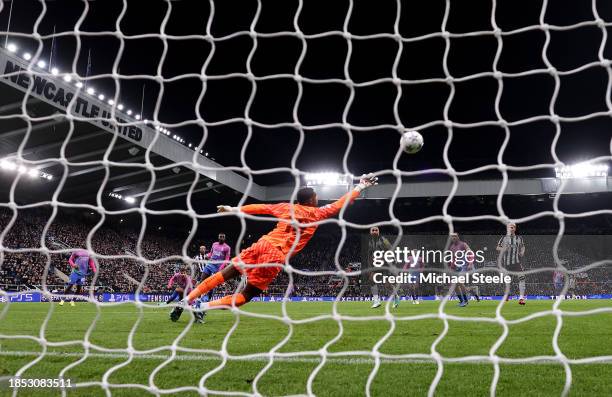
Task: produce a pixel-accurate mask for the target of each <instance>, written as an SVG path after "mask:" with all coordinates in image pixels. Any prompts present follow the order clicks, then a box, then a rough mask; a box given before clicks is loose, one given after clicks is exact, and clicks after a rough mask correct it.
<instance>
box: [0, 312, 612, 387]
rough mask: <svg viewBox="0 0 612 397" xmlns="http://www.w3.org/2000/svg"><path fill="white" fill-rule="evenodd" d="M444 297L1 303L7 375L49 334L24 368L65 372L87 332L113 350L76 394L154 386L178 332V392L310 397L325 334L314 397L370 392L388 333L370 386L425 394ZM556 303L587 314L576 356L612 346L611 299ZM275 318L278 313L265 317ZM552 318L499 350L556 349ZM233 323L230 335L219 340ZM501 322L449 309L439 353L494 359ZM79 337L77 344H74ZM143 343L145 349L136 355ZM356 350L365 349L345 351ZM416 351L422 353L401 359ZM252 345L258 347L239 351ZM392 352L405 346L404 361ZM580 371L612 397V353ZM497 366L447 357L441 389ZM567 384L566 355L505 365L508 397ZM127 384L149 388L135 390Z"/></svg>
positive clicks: (518, 328) (569, 348)
mask: <svg viewBox="0 0 612 397" xmlns="http://www.w3.org/2000/svg"><path fill="white" fill-rule="evenodd" d="M498 304H499V302H490V301H489V302H481V303H476V302H472V303H470V305H469V306H468V307H466V308H463V309H462V308H458V307H456V302H449V303H448V304H447V305H446V306H445V307H444V312H445V313H447V314H448V315H452V316H460V317H462V318H466V317H479V318H487V319H493V318H494V317H495V313H496V308H497V305H498ZM438 308H439V304H438V303H437V302H432V301H429V302H424V303H422V304H421V305H419V306H417V305H412V304H410V302H402V304H401V306H400V307H399V308H398V309H389V313H390V314H391V315H393V317H390V316H387V317H385V308H384V307H381V308H379V309H375V310H374V309H370V307H369V303H367V302H346V303H339V304H338V305H337V314H339V315H342V316H348V317H349V318H346V319H343V320H342V321H341V324H340V323H339V322H338V321H337V320H336V319H334V318H332V317H331V316H332V314H333V311H332V309H333V307H332V304H331V303H323V302H317V303H314V302H303V303H302V302H300V303H287V304H286V316H287V317H285V319H286V320H287V321H282V316H283V311H282V305H281V304H280V303H251V304H248V305H247V306H245V307H244V310H246V311H248V312H249V313H253V314H257V315H263V316H260V317H253V316H249V315H240V316H239V322H236V319H237V315H236V313H232V312H230V311H214V312H210V313H209V314H208V316H207V318H206V324H203V325H192V326H191V327H188V323H189V318H190V316H189V315H188V314H189V313H187V312H185V313H184V314H183V317H182V318H181V319H180V321H179V322H177V323H172V322H170V321H169V319H168V312H169V309H168V308H167V307H146V308H143V309H142V315H141V314H140V312H139V310H140V309H138V308H137V307H136V306H135V305H134V304H133V303H127V304H120V305H114V306H100V307H99V311H98V310H97V308H96V306H95V305H93V304H89V303H78V304H77V305H76V306H75V307H70V306H69V305H65V306H63V307H60V306H58V305H55V304H54V305H53V306H51V305H50V304H47V303H41V304H36V303H14V304H10V305H7V304H1V305H0V377H8V376H11V375H13V374H15V372H16V371H18V370H19V369H20V368H22V367H23V366H24V365H27V364H28V363H31V362H32V361H33V360H35V359H39V357H40V352H41V351H42V350H43V347H42V346H41V344H40V343H39V342H38V341H37V340H36V339H34V338H40V337H41V336H44V338H45V339H46V340H47V341H48V342H49V346H48V348H47V354H46V355H45V356H43V357H42V359H40V361H38V362H36V363H35V364H33V365H32V366H31V367H30V368H28V369H27V370H26V371H25V372H24V373H23V375H22V377H23V378H56V377H57V376H58V375H59V373H60V371H61V370H62V369H63V368H64V367H66V366H67V365H69V364H71V363H74V362H76V361H77V360H79V359H81V357H82V355H83V352H84V348H83V346H82V343H81V342H83V341H85V340H88V341H89V342H90V343H91V344H94V345H97V346H99V347H102V348H104V349H105V350H104V351H102V350H96V349H91V350H90V353H91V354H90V356H89V357H88V358H87V359H86V360H85V361H83V362H82V363H80V364H79V365H76V366H73V367H72V368H71V369H69V370H68V371H67V372H66V374H65V378H70V379H72V381H73V382H91V383H90V386H87V387H79V388H72V389H70V390H68V393H67V395H68V396H103V395H106V392H105V390H104V389H103V388H102V387H101V386H100V385H101V384H102V383H103V382H108V384H110V389H109V390H110V392H111V393H112V395H113V396H150V395H154V394H151V393H150V392H149V391H147V390H145V389H144V386H149V381H150V376H151V373H152V371H153V370H154V369H155V368H156V367H158V366H159V365H160V364H162V363H164V362H166V361H168V360H167V358H168V357H169V355H170V354H171V350H170V346H171V345H172V344H173V343H175V341H176V346H179V347H180V348H181V349H179V351H177V353H176V358H175V359H174V360H172V361H169V362H168V363H167V364H166V365H164V366H162V367H161V368H159V370H158V371H157V373H156V374H155V376H154V377H153V379H152V381H153V382H154V385H155V386H156V387H158V388H159V389H164V390H166V391H168V390H169V389H177V390H174V392H172V393H170V394H171V395H181V396H195V395H198V393H197V392H196V391H195V390H193V389H192V390H185V391H179V390H180V389H179V388H181V387H189V386H191V387H194V386H196V387H197V385H198V382H200V380H201V378H202V377H203V376H204V375H206V374H207V373H208V372H209V371H211V370H215V372H214V373H210V375H209V376H207V377H206V378H205V379H204V387H205V388H206V389H207V390H208V393H209V395H215V394H216V393H217V392H234V393H237V395H240V394H243V395H246V394H254V393H255V392H257V393H260V394H261V395H300V394H301V395H304V394H308V392H309V390H308V389H307V384H308V379H309V376H310V375H311V373H312V372H313V370H315V368H317V367H318V366H319V365H320V356H319V355H318V354H317V352H318V351H319V350H320V349H323V348H324V347H325V346H326V345H328V351H329V352H330V356H329V359H328V361H327V362H326V363H325V365H323V366H322V367H321V368H320V370H319V371H318V373H317V374H316V376H315V377H314V380H313V381H312V390H311V392H312V393H313V394H316V395H318V396H358V395H364V394H365V390H366V383H367V382H368V377H370V376H371V374H372V373H373V369H374V367H375V363H374V360H373V358H372V356H370V355H368V352H371V351H372V350H373V349H374V348H375V347H376V345H377V343H379V341H381V339H382V338H384V337H385V336H388V337H387V339H386V340H385V341H384V343H382V344H380V345H379V346H378V351H379V352H380V353H381V354H382V355H383V359H381V362H380V366H379V368H378V371H377V372H376V375H375V376H374V377H373V380H372V381H371V388H370V390H371V394H372V395H373V396H408V395H411V396H412V395H415V396H418V395H426V394H427V392H428V390H429V387H430V384H431V382H432V380H433V379H434V377H435V376H436V372H437V371H438V366H437V364H436V363H435V362H434V361H432V360H431V359H428V358H427V357H423V358H421V359H419V356H418V354H423V355H428V354H430V353H431V347H432V344H433V343H434V342H435V341H436V339H438V338H439V336H440V334H441V333H442V332H443V331H444V328H445V325H444V321H443V320H441V319H439V318H427V315H433V314H436V313H437V311H438ZM552 308H553V302H552V301H530V302H528V304H527V306H525V307H521V306H519V305H518V304H517V303H516V301H510V302H507V303H506V304H504V306H503V308H502V310H501V315H502V316H503V317H504V318H506V319H507V320H519V319H521V318H525V316H529V315H533V314H536V313H541V312H545V311H548V310H551V309H552ZM560 308H561V309H562V310H563V311H564V312H568V313H569V312H579V311H586V310H588V311H591V314H588V315H584V316H564V317H563V327H562V328H561V331H560V334H559V340H558V341H559V342H558V343H559V347H560V349H561V351H562V352H563V354H564V355H565V356H566V357H567V358H568V359H584V358H588V357H594V356H612V302H611V301H580V300H572V301H564V302H562V304H561V306H560ZM266 315H267V316H277V318H276V319H274V318H265V316H266ZM369 316H378V318H377V319H371V318H368V317H369ZM414 316H421V317H423V318H420V319H419V318H418V317H417V318H414ZM47 317H48V321H47V323H46V326H45V327H44V328H43V323H44V321H45V318H47ZM94 319H96V322H95V325H93V324H94ZM289 319H291V320H293V321H294V323H293V326H292V327H290V326H289V325H288V323H289V321H288V320H289ZM392 319H393V321H392ZM393 323H394V324H395V328H394V329H393V330H392V326H393ZM556 326H557V318H556V317H555V316H554V315H545V316H533V318H530V319H527V321H522V322H517V323H515V324H511V325H509V329H508V335H507V337H506V338H505V341H504V342H503V343H502V344H501V346H499V349H498V351H497V354H498V355H499V356H501V357H504V358H514V359H520V358H526V357H532V356H554V355H555V351H554V349H553V343H552V340H553V334H554V331H555V328H556ZM187 328H188V329H187ZM186 329H187V330H186ZM228 332H231V335H230V337H229V338H227V344H226V346H223V340H224V337H225V336H226V334H227V333H228ZM502 332H503V328H502V327H501V326H500V325H499V324H497V323H494V322H486V321H458V320H454V319H449V320H448V331H447V333H446V335H445V336H444V338H443V339H441V340H440V341H439V343H438V344H437V345H436V350H437V352H438V353H439V354H440V355H441V356H442V357H444V358H457V357H463V356H483V355H484V356H486V355H488V354H489V350H490V348H491V346H492V345H493V344H494V343H495V342H496V341H497V340H498V338H499V337H500V335H502ZM28 336H29V338H28ZM16 337H18V338H16ZM285 339H286V340H285ZM283 340H285V343H284V344H283V345H282V346H281V347H279V348H278V350H277V352H278V353H279V357H278V358H275V359H274V361H273V362H272V363H270V361H269V358H268V356H267V353H268V352H269V351H270V350H271V349H273V348H274V347H275V346H277V345H278V344H279V343H280V342H282V341H283ZM70 341H72V342H74V343H72V344H70V343H66V342H70ZM331 341H333V343H330V342H331ZM62 342H64V343H62ZM130 345H131V346H132V347H133V349H135V350H137V351H138V352H139V354H137V355H135V356H134V357H133V358H131V359H130V358H129V356H128V354H127V351H126V350H125V349H126V348H128V346H130ZM188 349H199V350H201V349H208V350H211V352H209V353H205V352H202V351H195V350H193V351H189V350H188ZM222 349H226V351H227V353H228V354H229V355H231V356H232V358H231V359H229V360H228V361H227V362H226V363H225V364H224V365H222V364H223V361H222V360H221V357H220V355H218V354H217V355H215V354H213V352H212V351H217V352H219V351H221V350H222ZM141 351H147V353H146V354H140V352H141ZM350 351H352V352H358V353H360V354H356V355H348V354H343V353H347V352H350ZM305 352H307V354H305ZM291 353H294V354H291ZM300 353H301V354H300ZM409 354H413V355H417V356H412V357H407V356H405V355H409ZM244 355H250V356H248V357H240V358H236V357H233V356H244ZM387 355H394V356H397V355H404V357H403V358H400V359H394V358H389V357H388V356H387ZM384 357H387V358H384ZM266 367H267V370H266V371H265V372H264V373H263V375H262V376H261V377H259V378H257V379H256V377H257V375H258V373H260V371H262V369H263V368H266ZM570 368H571V375H572V387H571V390H570V395H571V396H610V395H612V361H610V360H608V361H607V362H604V363H594V364H585V363H574V364H571V365H570ZM111 369H113V370H112V371H111ZM493 374H494V369H493V365H492V364H491V363H487V362H483V361H475V362H470V363H457V362H448V361H445V362H444V364H443V372H442V377H441V379H440V382H439V384H438V386H437V388H436V395H440V396H453V397H455V396H458V395H460V396H464V395H465V396H488V395H489V393H490V385H491V382H492V379H493ZM105 375H106V376H107V377H106V378H105ZM564 382H565V370H564V367H563V366H562V365H561V364H559V363H554V362H532V363H502V364H500V377H499V382H498V385H497V390H496V391H497V395H499V396H513V397H515V396H558V395H560V394H561V392H562V390H563V385H564ZM128 384H129V385H132V386H133V385H141V386H140V388H138V387H137V386H136V387H128V386H127V385H128ZM11 393H12V390H10V389H9V388H8V382H7V380H6V379H5V380H3V381H2V382H1V383H0V395H1V396H5V395H11ZM18 395H20V396H30V395H35V396H51V395H53V396H58V395H60V391H59V390H57V389H55V390H53V389H20V391H19V394H18Z"/></svg>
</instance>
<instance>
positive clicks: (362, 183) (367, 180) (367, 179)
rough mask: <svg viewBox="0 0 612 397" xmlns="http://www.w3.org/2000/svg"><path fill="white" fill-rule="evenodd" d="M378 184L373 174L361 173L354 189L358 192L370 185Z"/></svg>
mask: <svg viewBox="0 0 612 397" xmlns="http://www.w3.org/2000/svg"><path fill="white" fill-rule="evenodd" d="M374 185H378V177H376V176H373V175H366V174H363V175H362V176H361V179H359V184H358V185H357V186H355V189H356V190H357V191H359V192H362V191H363V190H365V189H367V188H369V187H370V186H374Z"/></svg>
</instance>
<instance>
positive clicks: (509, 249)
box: [497, 223, 525, 305]
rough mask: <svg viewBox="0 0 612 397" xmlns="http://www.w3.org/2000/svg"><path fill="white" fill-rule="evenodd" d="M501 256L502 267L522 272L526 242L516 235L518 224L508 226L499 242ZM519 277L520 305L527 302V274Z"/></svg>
mask: <svg viewBox="0 0 612 397" xmlns="http://www.w3.org/2000/svg"><path fill="white" fill-rule="evenodd" d="M497 251H498V252H499V257H498V259H497V261H498V264H499V266H500V267H502V268H504V269H508V270H510V271H513V272H522V271H523V265H522V260H523V257H524V256H525V242H524V241H523V238H522V237H521V236H517V235H516V224H514V223H510V224H508V226H507V227H506V235H505V236H502V238H500V239H499V242H498V243H497ZM518 279H519V283H518V285H519V293H520V296H519V305H524V304H525V275H524V274H522V273H521V274H520V275H519V276H518Z"/></svg>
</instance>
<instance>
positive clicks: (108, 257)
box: [0, 209, 612, 296]
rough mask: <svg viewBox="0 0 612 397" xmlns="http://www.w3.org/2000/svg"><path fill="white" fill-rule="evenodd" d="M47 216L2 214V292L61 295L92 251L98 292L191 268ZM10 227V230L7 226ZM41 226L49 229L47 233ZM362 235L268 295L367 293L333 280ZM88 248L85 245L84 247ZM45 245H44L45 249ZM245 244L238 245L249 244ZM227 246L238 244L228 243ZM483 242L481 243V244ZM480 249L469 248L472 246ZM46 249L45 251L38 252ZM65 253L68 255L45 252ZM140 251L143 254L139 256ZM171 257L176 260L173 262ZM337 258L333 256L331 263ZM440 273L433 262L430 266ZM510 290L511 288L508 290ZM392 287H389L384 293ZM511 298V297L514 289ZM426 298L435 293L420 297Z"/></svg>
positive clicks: (161, 284)
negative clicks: (43, 290) (73, 257)
mask: <svg viewBox="0 0 612 397" xmlns="http://www.w3.org/2000/svg"><path fill="white" fill-rule="evenodd" d="M48 219H49V217H48V215H46V216H45V215H43V214H41V213H38V212H36V211H20V212H19V216H18V217H16V218H15V219H14V220H13V213H12V211H10V210H7V209H0V233H2V234H3V237H2V240H1V247H2V250H1V251H2V252H0V254H1V255H0V288H2V289H4V290H11V289H24V288H25V289H31V288H40V287H41V285H42V284H45V285H47V286H48V288H50V289H51V288H56V289H59V288H61V287H62V286H63V285H64V282H65V278H64V277H63V275H67V274H68V273H69V272H70V269H69V266H68V263H67V259H68V256H69V255H70V251H71V250H72V249H76V248H86V249H87V248H90V249H91V250H93V252H95V254H96V261H97V263H98V269H99V271H98V273H97V275H96V279H95V286H96V288H97V289H98V290H101V291H109V292H111V291H112V292H135V291H136V290H137V289H138V288H140V289H141V290H142V291H144V292H165V291H167V289H166V284H167V282H168V279H169V278H170V277H171V276H172V274H173V273H174V272H175V271H177V270H178V269H179V268H180V267H181V266H187V267H189V262H187V263H185V262H184V261H182V260H181V258H180V257H181V256H182V250H183V245H184V243H185V241H184V240H181V239H179V238H173V237H168V236H165V235H163V234H156V233H147V234H146V235H145V236H144V237H143V238H142V239H140V246H139V247H138V246H137V245H138V241H139V233H138V231H137V230H134V229H133V228H130V227H129V225H124V226H123V227H100V228H97V229H93V228H92V224H87V223H85V222H82V221H80V220H73V219H71V218H70V217H66V216H63V217H57V218H55V219H54V220H53V222H51V223H50V225H49V226H48V228H47V227H46V225H47V222H48ZM11 223H12V225H10V227H9V224H11ZM45 228H46V229H47V230H46V232H44V230H45ZM364 238H367V236H366V237H364V236H363V235H357V234H353V235H347V237H346V239H345V240H344V242H343V244H342V246H340V249H339V250H338V247H339V243H340V241H341V240H340V236H339V235H334V234H329V233H318V234H316V235H315V236H314V237H313V239H312V240H311V242H310V243H309V244H308V245H307V246H306V248H305V249H304V250H303V251H302V252H300V253H299V254H297V255H296V256H294V257H293V258H291V260H290V265H291V269H292V270H291V283H290V276H289V273H288V272H282V273H281V274H280V275H279V277H278V278H277V279H276V280H275V281H274V283H273V284H272V285H271V286H270V288H269V290H268V291H266V294H268V295H275V296H283V295H285V294H286V293H288V294H289V295H295V296H321V295H328V296H334V295H337V294H338V293H339V292H340V291H341V289H342V287H343V286H346V289H345V291H344V295H345V296H357V295H360V294H361V295H368V294H369V288H365V286H363V285H362V282H361V281H362V280H361V279H362V278H361V277H359V276H358V275H355V274H354V275H349V276H348V277H347V278H346V279H345V278H343V277H341V276H340V275H338V270H340V269H344V270H346V271H347V272H349V273H350V272H355V271H358V270H359V265H356V266H353V267H349V266H350V265H351V264H356V263H360V262H362V261H363V258H362V254H363V252H362V246H363V241H362V239H364ZM88 239H89V241H90V244H91V246H90V247H87V243H86V241H88ZM213 239H214V236H210V238H209V239H208V240H210V241H206V243H205V245H207V246H208V247H210V245H211V243H212V241H213ZM547 241H550V243H543V242H538V243H537V244H533V245H531V246H530V247H529V250H528V254H526V257H525V262H524V267H525V270H528V271H529V270H534V269H538V268H542V267H553V266H554V264H555V261H554V258H553V256H552V243H553V242H554V236H552V237H550V238H549V239H548V240H547ZM43 242H44V245H43ZM250 242H251V241H245V242H243V244H241V246H242V247H244V246H245V245H247V244H248V243H250ZM229 243H230V245H232V250H234V247H233V245H234V244H235V242H232V241H229ZM482 244H485V243H482ZM198 245H199V242H198V244H196V242H193V244H191V245H190V246H189V248H188V252H187V255H188V256H190V257H193V256H194V255H195V254H196V253H197V247H198ZM475 245H477V244H476V243H472V246H475ZM43 247H44V248H43ZM59 250H65V252H62V253H58V252H50V251H59ZM137 252H140V253H141V255H137ZM494 256H495V251H494V250H492V249H490V250H488V252H487V257H486V259H487V262H489V263H491V262H494V261H495V257H494ZM171 257H174V258H171ZM336 257H337V258H336ZM559 258H562V260H563V263H564V266H566V267H567V268H568V269H570V270H576V269H582V268H585V267H588V266H589V265H590V264H591V263H592V262H593V261H594V260H593V259H592V258H591V257H589V256H588V255H586V254H585V253H582V252H578V251H576V250H575V249H574V250H571V249H564V248H560V249H559ZM436 266H438V267H443V265H441V264H437V265H436V264H433V265H432V267H436ZM191 271H192V274H193V276H194V278H195V279H196V280H199V278H200V275H199V271H198V267H197V264H192V266H191ZM611 275H612V270H611V267H610V266H597V267H593V268H590V269H588V270H586V271H583V272H576V274H575V275H574V277H575V279H576V283H575V285H576V287H575V289H574V292H575V293H576V294H590V293H610V291H611V290H612V284H611V281H610V280H612V277H611ZM526 277H527V280H526V282H527V288H528V293H529V294H543V295H552V294H553V293H554V292H553V287H552V272H551V271H543V272H534V273H531V272H528V274H527V275H526ZM236 287H237V284H236V283H230V284H228V285H226V286H224V287H222V288H220V289H218V290H217V292H218V293H226V292H230V291H232V290H233V289H235V288H236ZM481 288H482V290H481V293H483V294H499V293H501V292H503V286H496V287H491V286H482V287H481ZM512 288H516V286H515V285H513V287H512ZM387 289H389V288H387ZM512 292H514V291H513V290H512ZM424 293H432V294H433V293H435V291H434V290H433V289H432V290H431V291H424Z"/></svg>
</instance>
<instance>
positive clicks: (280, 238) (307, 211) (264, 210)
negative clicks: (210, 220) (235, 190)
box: [240, 190, 359, 255]
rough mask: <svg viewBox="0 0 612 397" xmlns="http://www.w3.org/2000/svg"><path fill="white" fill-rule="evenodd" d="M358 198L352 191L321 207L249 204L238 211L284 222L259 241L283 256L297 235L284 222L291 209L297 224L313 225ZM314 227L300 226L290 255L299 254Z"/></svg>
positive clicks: (289, 218) (357, 193)
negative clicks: (272, 247) (276, 249)
mask: <svg viewBox="0 0 612 397" xmlns="http://www.w3.org/2000/svg"><path fill="white" fill-rule="evenodd" d="M358 196H359V191H357V190H352V191H351V192H349V193H347V194H345V195H344V196H342V197H341V198H340V199H339V200H338V201H335V202H333V203H331V204H328V205H325V206H323V207H310V206H307V205H301V204H289V203H278V204H249V205H244V206H242V207H240V211H242V212H244V213H246V214H252V215H272V216H274V217H276V218H278V219H282V220H285V221H279V222H278V223H277V224H276V227H275V228H274V230H272V231H271V232H270V233H268V234H266V235H264V236H262V237H261V239H263V240H266V241H268V242H269V243H270V244H272V245H273V246H275V247H278V248H279V249H280V250H281V251H282V252H283V254H285V255H287V254H288V253H289V251H291V247H292V246H293V244H294V242H295V238H296V235H297V233H296V232H297V231H296V226H293V225H291V224H289V223H287V222H286V221H287V220H288V221H291V207H293V216H294V218H295V220H296V221H298V222H299V223H301V224H303V223H313V222H317V221H320V220H322V219H326V218H329V217H332V216H334V215H336V214H337V213H338V212H339V211H340V209H342V206H343V205H344V202H345V201H346V200H349V202H353V201H354V200H355V199H356V198H357V197H358ZM317 227H318V226H316V225H313V226H307V227H306V226H302V227H300V237H299V240H298V242H297V244H296V245H295V248H294V249H293V251H292V253H291V254H292V255H295V254H297V253H298V252H300V251H301V250H302V249H303V248H304V247H305V246H306V244H307V243H308V241H309V240H310V239H311V238H312V236H313V234H314V232H315V231H316V230H317Z"/></svg>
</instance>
